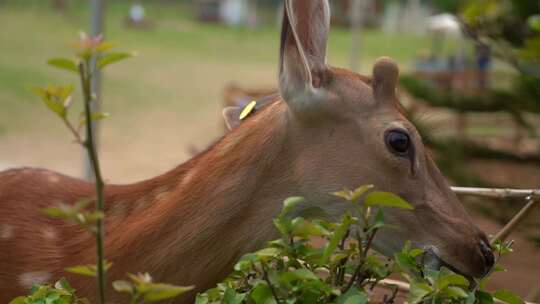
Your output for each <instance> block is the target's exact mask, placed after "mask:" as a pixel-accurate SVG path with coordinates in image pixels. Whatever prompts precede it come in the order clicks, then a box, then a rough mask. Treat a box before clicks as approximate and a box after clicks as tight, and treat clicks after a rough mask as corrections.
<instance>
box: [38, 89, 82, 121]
mask: <svg viewBox="0 0 540 304" xmlns="http://www.w3.org/2000/svg"><path fill="white" fill-rule="evenodd" d="M32 91H33V92H34V93H35V94H36V95H38V96H40V97H41V100H42V101H43V103H44V104H45V106H47V108H48V109H49V110H51V111H52V112H54V113H55V114H56V115H58V116H59V117H61V118H63V119H65V118H66V115H67V108H68V107H69V102H66V101H69V100H68V99H69V98H70V95H71V92H72V91H73V86H66V87H63V86H56V85H49V86H47V87H45V88H40V87H36V88H33V89H32Z"/></svg>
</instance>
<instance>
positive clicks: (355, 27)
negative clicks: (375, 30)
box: [350, 0, 368, 72]
mask: <svg viewBox="0 0 540 304" xmlns="http://www.w3.org/2000/svg"><path fill="white" fill-rule="evenodd" d="M351 1H352V4H351V7H350V18H351V61H350V68H351V71H353V72H358V71H359V69H360V63H359V62H360V49H361V46H362V43H361V42H362V41H361V38H362V37H361V35H362V21H363V20H362V19H363V18H362V17H363V13H364V12H363V10H364V8H365V5H364V4H365V2H366V1H368V0H351Z"/></svg>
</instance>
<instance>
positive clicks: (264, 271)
mask: <svg viewBox="0 0 540 304" xmlns="http://www.w3.org/2000/svg"><path fill="white" fill-rule="evenodd" d="M261 268H262V271H263V278H264V280H265V281H266V284H268V288H269V289H270V292H271V293H272V296H273V297H274V299H275V300H276V303H278V304H279V303H281V302H280V301H279V298H278V297H277V293H276V290H275V289H274V285H272V283H271V282H270V279H269V278H268V271H267V269H266V267H265V266H264V263H261Z"/></svg>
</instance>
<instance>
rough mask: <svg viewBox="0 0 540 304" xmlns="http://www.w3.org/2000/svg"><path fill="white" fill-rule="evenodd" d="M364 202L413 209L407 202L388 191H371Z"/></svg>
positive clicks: (369, 204) (368, 204) (370, 204)
mask: <svg viewBox="0 0 540 304" xmlns="http://www.w3.org/2000/svg"><path fill="white" fill-rule="evenodd" d="M364 203H365V205H366V206H381V207H394V208H402V209H413V207H412V206H411V205H410V204H409V203H407V202H406V201H404V200H403V199H402V198H400V197H399V196H397V195H395V194H393V193H390V192H381V191H373V192H371V193H369V194H368V195H367V196H366V199H365V201H364Z"/></svg>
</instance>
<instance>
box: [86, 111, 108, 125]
mask: <svg viewBox="0 0 540 304" xmlns="http://www.w3.org/2000/svg"><path fill="white" fill-rule="evenodd" d="M109 116H111V114H109V113H106V112H92V114H90V120H92V121H97V120H102V119H105V118H108V117H109ZM84 124H86V115H85V113H84V111H83V112H81V114H80V115H79V127H81V126H84Z"/></svg>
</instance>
